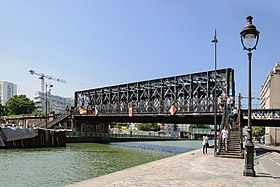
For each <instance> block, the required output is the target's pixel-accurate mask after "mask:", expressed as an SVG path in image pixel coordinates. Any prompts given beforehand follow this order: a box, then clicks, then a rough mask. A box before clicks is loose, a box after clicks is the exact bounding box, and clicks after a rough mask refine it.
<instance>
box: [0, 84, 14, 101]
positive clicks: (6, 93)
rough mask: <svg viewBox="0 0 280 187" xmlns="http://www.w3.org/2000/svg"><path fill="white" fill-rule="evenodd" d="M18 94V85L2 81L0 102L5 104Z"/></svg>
mask: <svg viewBox="0 0 280 187" xmlns="http://www.w3.org/2000/svg"><path fill="white" fill-rule="evenodd" d="M15 95H17V85H16V84H14V83H11V82H6V81H0V103H1V104H2V105H4V104H5V103H6V102H7V101H8V100H9V99H10V98H12V97H13V96H15Z"/></svg>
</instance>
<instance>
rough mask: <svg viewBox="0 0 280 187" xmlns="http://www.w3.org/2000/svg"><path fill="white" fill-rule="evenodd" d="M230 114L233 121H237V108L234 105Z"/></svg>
mask: <svg viewBox="0 0 280 187" xmlns="http://www.w3.org/2000/svg"><path fill="white" fill-rule="evenodd" d="M232 114H233V116H234V117H233V121H234V122H236V121H237V116H238V110H237V108H236V107H234V109H233V110H232Z"/></svg>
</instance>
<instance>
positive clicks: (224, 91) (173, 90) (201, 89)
mask: <svg viewBox="0 0 280 187" xmlns="http://www.w3.org/2000/svg"><path fill="white" fill-rule="evenodd" d="M216 73H217V81H216V84H217V85H216V94H217V97H219V96H221V95H225V96H228V95H231V96H235V83H234V70H233V69H231V68H226V69H219V70H217V71H216ZM214 94H215V71H206V72H200V73H193V74H186V75H180V76H173V77H166V78H159V79H153V80H147V81H140V82H134V83H128V84H121V85H116V86H108V87H102V88H95V89H89V90H82V91H76V92H75V108H76V109H77V110H80V109H84V110H86V111H87V115H90V114H92V115H94V112H93V111H95V110H96V111H98V116H118V115H128V111H129V108H130V110H131V111H130V112H132V113H133V115H134V116H137V115H170V108H171V106H172V105H173V106H174V107H175V108H176V114H177V115H184V114H190V113H212V112H214V104H215V102H214Z"/></svg>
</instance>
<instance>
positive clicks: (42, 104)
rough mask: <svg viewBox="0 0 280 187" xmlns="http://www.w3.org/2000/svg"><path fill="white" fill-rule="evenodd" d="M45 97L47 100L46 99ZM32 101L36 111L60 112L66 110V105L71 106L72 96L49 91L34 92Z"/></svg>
mask: <svg viewBox="0 0 280 187" xmlns="http://www.w3.org/2000/svg"><path fill="white" fill-rule="evenodd" d="M46 98H47V100H46ZM34 103H35V106H36V108H37V110H38V111H41V112H46V109H47V112H48V113H51V112H54V113H56V114H57V113H62V112H64V111H66V107H67V106H73V105H74V100H73V98H66V97H61V96H58V95H52V94H50V93H47V95H46V93H43V92H36V93H35V96H34Z"/></svg>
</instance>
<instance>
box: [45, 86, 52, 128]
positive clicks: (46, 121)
mask: <svg viewBox="0 0 280 187" xmlns="http://www.w3.org/2000/svg"><path fill="white" fill-rule="evenodd" d="M48 87H49V88H51V87H53V85H52V84H47V83H46V129H47V128H48Z"/></svg>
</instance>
